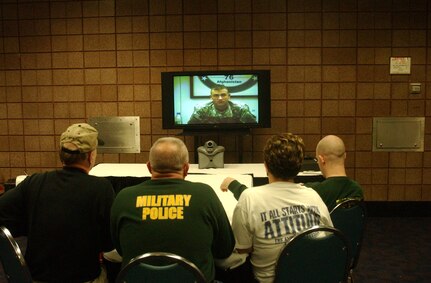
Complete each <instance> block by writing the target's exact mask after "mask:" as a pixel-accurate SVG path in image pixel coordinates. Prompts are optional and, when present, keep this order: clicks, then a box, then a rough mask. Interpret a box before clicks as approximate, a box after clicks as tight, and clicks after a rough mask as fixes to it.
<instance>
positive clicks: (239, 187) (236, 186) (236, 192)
mask: <svg viewBox="0 0 431 283" xmlns="http://www.w3.org/2000/svg"><path fill="white" fill-rule="evenodd" d="M228 189H229V191H231V192H232V193H233V196H234V197H235V199H236V200H238V199H239V197H240V196H241V194H242V192H243V191H245V190H246V189H247V186H246V185H243V184H241V183H240V182H238V181H237V180H234V181H232V182H231V183H230V184H229V187H228Z"/></svg>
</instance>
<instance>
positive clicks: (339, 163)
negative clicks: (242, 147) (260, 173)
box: [220, 135, 364, 211]
mask: <svg viewBox="0 0 431 283" xmlns="http://www.w3.org/2000/svg"><path fill="white" fill-rule="evenodd" d="M316 159H317V163H318V165H319V168H320V171H321V172H322V175H323V176H324V177H325V180H324V181H323V182H313V183H305V184H304V185H305V186H307V187H310V188H313V189H314V190H315V191H317V193H318V194H319V195H320V197H321V198H322V200H323V202H324V203H325V204H326V206H327V207H328V210H329V211H331V210H332V209H333V208H334V207H335V206H336V205H337V204H338V203H339V202H340V201H342V200H344V199H346V198H358V199H363V198H364V194H363V191H362V188H361V186H360V185H359V184H358V183H357V182H355V181H354V180H352V179H350V178H349V177H347V174H346V169H345V167H344V161H345V159H346V148H345V146H344V142H343V140H342V139H340V138H339V137H337V136H334V135H329V136H325V137H324V138H322V139H321V140H320V141H319V143H318V144H317V146H316ZM220 188H221V190H222V191H227V190H229V191H231V192H232V193H233V194H234V196H235V198H236V199H239V197H240V195H241V194H242V192H243V191H244V190H246V189H247V187H246V186H245V185H243V184H241V183H239V182H238V181H237V180H235V179H233V178H231V177H227V178H225V179H224V180H223V182H222V184H221V187H220Z"/></svg>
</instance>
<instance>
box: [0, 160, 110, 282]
mask: <svg viewBox="0 0 431 283" xmlns="http://www.w3.org/2000/svg"><path fill="white" fill-rule="evenodd" d="M114 197H115V194H114V191H113V188H112V185H111V183H110V182H109V181H108V180H106V179H104V178H99V177H95V176H90V175H88V174H86V173H85V172H83V171H81V170H80V169H77V168H72V167H65V168H63V169H62V170H56V171H51V172H47V173H41V174H34V175H32V176H29V177H27V178H26V179H25V180H24V181H23V182H22V183H21V184H19V185H18V186H17V187H16V188H14V189H12V190H9V191H8V192H7V193H5V194H4V195H3V196H2V197H0V224H1V225H5V226H6V227H7V228H9V229H10V230H11V232H12V234H13V235H14V236H15V237H16V236H21V235H23V236H27V237H28V239H27V249H26V254H25V258H26V261H27V264H28V265H29V268H30V271H31V274H32V277H33V279H34V280H37V281H46V282H83V281H89V280H92V279H95V278H96V277H98V276H99V274H100V262H99V256H100V253H101V252H102V251H108V250H110V249H112V248H113V246H112V242H111V239H110V234H109V219H110V209H111V206H112V202H113V200H114Z"/></svg>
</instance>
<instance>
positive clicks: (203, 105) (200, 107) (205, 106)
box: [194, 101, 213, 110]
mask: <svg viewBox="0 0 431 283" xmlns="http://www.w3.org/2000/svg"><path fill="white" fill-rule="evenodd" d="M211 106H213V103H212V101H210V102H205V103H198V104H196V105H195V106H194V108H195V110H205V109H209V108H210V107H211Z"/></svg>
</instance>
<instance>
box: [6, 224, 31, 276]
mask: <svg viewBox="0 0 431 283" xmlns="http://www.w3.org/2000/svg"><path fill="white" fill-rule="evenodd" d="M0 261H1V263H2V265H3V270H4V273H5V274H6V278H7V280H8V282H9V283H31V282H32V279H31V274H30V270H29V269H28V266H27V264H26V262H25V260H24V256H23V254H22V252H21V249H20V248H19V246H18V243H17V242H16V241H15V239H14V238H13V237H12V235H11V233H10V232H9V230H8V229H7V228H6V227H4V226H0Z"/></svg>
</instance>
